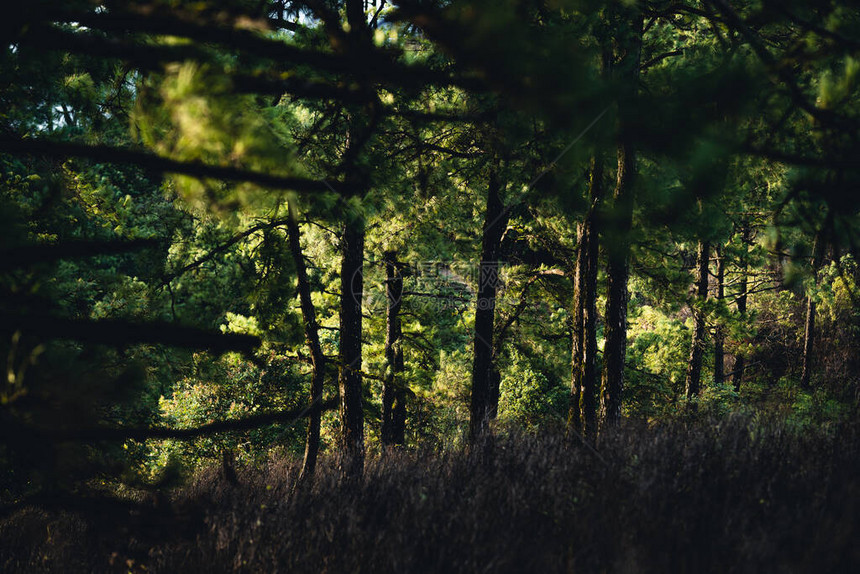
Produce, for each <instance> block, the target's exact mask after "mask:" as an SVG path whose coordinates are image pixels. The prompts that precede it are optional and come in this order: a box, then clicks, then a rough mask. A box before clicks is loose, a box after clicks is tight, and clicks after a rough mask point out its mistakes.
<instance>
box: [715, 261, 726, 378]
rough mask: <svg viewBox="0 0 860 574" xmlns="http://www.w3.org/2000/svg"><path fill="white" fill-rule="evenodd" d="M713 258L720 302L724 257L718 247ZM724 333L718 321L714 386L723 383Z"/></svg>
mask: <svg viewBox="0 0 860 574" xmlns="http://www.w3.org/2000/svg"><path fill="white" fill-rule="evenodd" d="M714 257H715V258H716V260H717V277H716V279H717V285H716V298H717V301H722V300H723V297H724V296H725V275H726V272H725V256H724V254H723V250H722V248H721V247H720V246H719V245H716V246H714ZM725 340H726V336H725V332H724V330H723V325H722V322H720V321H718V322H717V326H716V327H715V328H714V384H715V385H722V384H723V382H724V381H725V378H726V375H725V367H724V362H725V357H726V355H725V351H724V347H725Z"/></svg>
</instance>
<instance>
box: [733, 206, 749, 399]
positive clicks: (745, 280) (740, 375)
mask: <svg viewBox="0 0 860 574" xmlns="http://www.w3.org/2000/svg"><path fill="white" fill-rule="evenodd" d="M741 242H742V243H743V248H744V251H743V256H742V259H741V284H740V294H739V295H738V315H740V318H741V321H746V317H747V291H748V290H749V277H748V275H747V272H748V270H749V261H748V253H749V242H750V226H749V223H748V222H746V221H744V222H743V224H741ZM745 369H746V356H745V355H744V354H743V353H738V354H737V355H735V364H734V366H733V367H732V383H733V384H734V387H735V392H739V391H740V390H741V383H742V382H743V380H744V370H745Z"/></svg>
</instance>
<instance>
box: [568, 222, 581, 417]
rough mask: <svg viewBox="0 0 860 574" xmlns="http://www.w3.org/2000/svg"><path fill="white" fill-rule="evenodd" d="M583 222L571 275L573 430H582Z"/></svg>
mask: <svg viewBox="0 0 860 574" xmlns="http://www.w3.org/2000/svg"><path fill="white" fill-rule="evenodd" d="M584 237H585V222H583V223H580V224H579V225H577V226H576V244H577V246H578V247H577V249H576V269H575V270H574V276H573V305H572V306H573V312H572V315H573V326H572V335H573V337H572V338H573V346H572V349H571V353H570V363H571V364H570V372H571V381H570V407H569V409H568V413H567V427H568V429H570V430H571V431H573V432H576V433H580V432H582V413H581V412H580V410H579V393H580V389H581V388H582V368H581V367H582V348H583V346H584V345H585V332H584V331H583V329H582V295H583V291H584V288H583V281H585V267H586V264H585V257H586V256H585V251H586V250H585V249H584V248H583V238H584Z"/></svg>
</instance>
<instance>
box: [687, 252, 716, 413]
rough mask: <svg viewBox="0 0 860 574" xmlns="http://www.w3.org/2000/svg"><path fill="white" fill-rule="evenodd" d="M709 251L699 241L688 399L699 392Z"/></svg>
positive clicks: (703, 344)
mask: <svg viewBox="0 0 860 574" xmlns="http://www.w3.org/2000/svg"><path fill="white" fill-rule="evenodd" d="M709 251H710V249H709V245H708V242H707V241H703V240H701V239H700V240H699V247H698V253H697V255H696V268H697V272H696V299H697V303H699V304H697V305H694V306H693V316H694V318H695V327H694V328H693V340H692V343H691V345H690V360H689V362H688V364H687V377H686V381H685V394H686V396H687V398H688V399H690V398H692V397H694V396H697V395H698V394H699V392H700V391H701V379H702V358H703V357H704V354H705V311H704V309H703V308H702V307H701V302H703V301H704V300H705V299H706V298H707V297H708V253H709Z"/></svg>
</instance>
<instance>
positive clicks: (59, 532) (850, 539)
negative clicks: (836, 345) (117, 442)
mask: <svg viewBox="0 0 860 574" xmlns="http://www.w3.org/2000/svg"><path fill="white" fill-rule="evenodd" d="M789 428H790V427H786V426H785V425H783V424H779V423H767V422H761V421H756V422H754V421H753V420H752V419H749V418H744V417H737V416H736V417H728V418H725V419H723V420H722V421H710V422H706V423H703V422H696V423H684V422H676V423H673V424H672V425H663V426H660V427H656V428H646V427H632V426H630V427H628V428H626V429H624V430H622V431H620V432H618V433H616V434H614V435H613V436H609V437H606V438H604V439H603V440H602V441H601V443H600V444H599V445H598V446H597V449H596V450H593V449H591V448H590V447H588V446H587V445H585V444H583V443H582V442H581V441H580V440H578V439H574V440H568V439H566V438H565V437H564V436H563V434H562V433H545V434H543V435H541V436H536V435H524V434H521V433H515V432H512V433H505V432H499V433H497V434H496V436H494V437H492V438H491V439H488V440H487V441H486V442H485V443H483V444H481V445H480V446H474V447H471V448H464V449H455V450H449V451H442V452H417V451H410V452H395V453H389V454H387V455H385V456H378V457H373V458H372V459H371V460H370V461H369V463H368V466H367V468H366V472H365V475H364V477H363V478H362V479H361V480H353V481H349V480H343V479H342V478H341V477H340V474H339V472H338V471H337V461H336V460H334V459H329V460H327V461H326V464H324V465H323V468H322V469H321V470H320V472H319V474H318V476H317V479H316V481H315V482H314V484H313V486H312V487H310V488H306V489H304V490H299V491H297V492H294V493H291V492H290V488H291V482H292V479H293V478H294V477H295V472H296V465H295V463H294V462H291V461H285V460H273V461H272V462H270V463H269V464H268V465H267V466H265V467H264V468H253V467H245V468H239V469H237V471H236V475H237V476H236V480H235V481H231V480H229V477H228V476H225V473H224V471H223V469H222V468H216V467H213V468H211V469H209V470H207V471H204V472H202V473H199V474H198V475H196V476H195V477H194V478H193V479H192V480H191V481H190V482H189V484H188V485H186V486H184V487H182V488H181V489H179V490H176V491H174V492H173V493H172V494H171V495H170V496H169V497H167V496H164V495H158V496H149V495H138V496H137V497H136V499H135V500H134V501H130V500H126V501H124V502H122V503H114V504H113V505H106V504H105V503H100V504H95V503H94V502H92V501H91V503H80V504H79V505H78V506H77V507H76V508H71V509H65V510H56V509H54V510H45V509H44V508H35V507H31V508H26V509H21V510H18V511H17V512H16V513H14V514H10V515H8V516H6V517H5V518H4V519H3V521H2V523H0V540H2V541H3V543H2V550H0V570H2V571H4V572H37V571H50V572H90V571H92V572H102V571H105V572H111V571H133V572H143V571H147V572H196V571H210V572H225V571H238V572H329V573H338V572H375V573H376V572H446V573H449V572H464V573H465V572H469V573H473V572H810V571H815V572H817V573H824V572H848V571H858V570H860V546H858V545H857V540H860V424H857V423H851V424H840V425H831V426H825V427H821V428H818V429H812V430H810V429H805V430H804V431H803V432H800V433H799V432H797V430H796V429H795V430H789ZM228 474H229V473H228Z"/></svg>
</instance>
